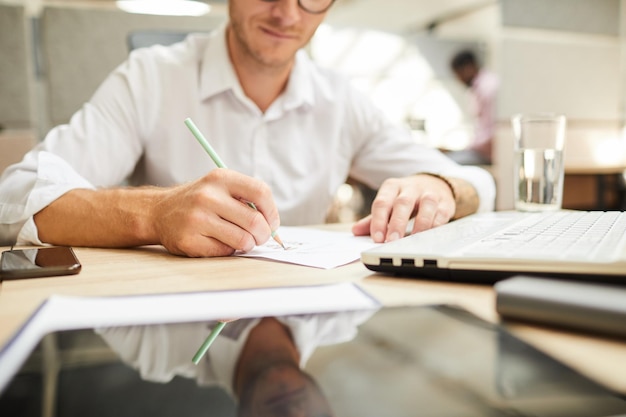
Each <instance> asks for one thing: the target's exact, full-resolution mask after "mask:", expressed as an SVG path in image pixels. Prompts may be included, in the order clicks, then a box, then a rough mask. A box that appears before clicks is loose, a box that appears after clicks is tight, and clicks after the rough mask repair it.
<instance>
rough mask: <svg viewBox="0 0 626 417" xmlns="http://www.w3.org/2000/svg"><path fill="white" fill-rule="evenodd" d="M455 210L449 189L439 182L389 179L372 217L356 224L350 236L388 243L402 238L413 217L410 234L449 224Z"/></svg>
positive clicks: (425, 177) (426, 177)
mask: <svg viewBox="0 0 626 417" xmlns="http://www.w3.org/2000/svg"><path fill="white" fill-rule="evenodd" d="M456 210H457V207H456V203H455V199H454V193H453V191H452V188H451V186H450V184H449V183H448V182H446V181H445V180H444V179H442V178H438V177H437V176H434V175H428V174H418V175H412V176H410V177H404V178H390V179H388V180H386V181H385V182H384V183H383V184H382V186H381V187H380V189H379V190H378V194H377V195H376V198H375V199H374V202H373V203H372V213H371V214H370V215H369V216H367V217H365V218H363V219H361V220H359V221H358V222H356V223H355V224H354V226H353V227H352V233H354V235H356V236H365V235H368V234H369V235H371V236H372V239H373V240H374V242H377V243H383V242H390V241H393V240H397V239H400V238H402V237H404V236H405V234H406V229H407V225H408V223H409V221H410V220H411V218H413V217H415V221H414V224H413V229H412V231H411V233H417V232H421V231H423V230H427V229H431V228H433V227H437V226H441V225H442V224H445V223H448V222H449V221H450V219H452V218H453V217H454V215H455V212H456Z"/></svg>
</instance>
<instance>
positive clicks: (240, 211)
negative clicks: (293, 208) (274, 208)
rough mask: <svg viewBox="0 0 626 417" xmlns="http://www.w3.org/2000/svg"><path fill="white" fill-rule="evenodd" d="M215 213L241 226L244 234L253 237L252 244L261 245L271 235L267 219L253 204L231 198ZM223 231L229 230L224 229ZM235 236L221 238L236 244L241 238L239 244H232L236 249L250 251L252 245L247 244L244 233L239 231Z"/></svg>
mask: <svg viewBox="0 0 626 417" xmlns="http://www.w3.org/2000/svg"><path fill="white" fill-rule="evenodd" d="M216 214H217V215H218V216H219V217H220V218H222V219H223V220H225V221H226V222H228V223H231V224H233V225H235V226H237V227H239V228H241V229H242V230H243V231H244V232H246V234H249V235H250V236H251V237H252V239H253V242H252V243H253V246H254V244H256V245H262V244H263V243H265V242H267V241H268V240H269V238H270V237H271V233H272V230H271V229H270V226H269V224H268V223H267V220H266V219H265V217H264V216H263V214H262V213H261V212H259V211H258V210H257V209H256V208H255V207H254V206H250V205H249V204H247V203H245V202H243V201H240V200H234V199H231V200H230V201H227V202H225V204H224V205H222V206H220V207H219V208H218V209H217V210H216ZM225 232H227V233H228V232H229V230H226V231H225ZM236 236H237V238H233V239H232V240H231V239H228V238H226V239H227V240H222V241H223V242H225V243H229V244H230V243H232V244H235V245H237V244H238V243H237V242H238V241H239V239H243V240H242V241H241V243H240V244H239V246H233V247H234V248H236V249H239V250H243V251H246V252H247V251H250V250H251V249H252V247H249V245H247V243H249V242H247V238H246V236H245V235H241V234H239V233H237V234H236Z"/></svg>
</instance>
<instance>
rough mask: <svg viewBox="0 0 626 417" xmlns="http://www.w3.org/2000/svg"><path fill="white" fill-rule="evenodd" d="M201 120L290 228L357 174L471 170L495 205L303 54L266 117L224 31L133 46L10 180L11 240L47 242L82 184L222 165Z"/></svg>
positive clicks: (177, 174)
mask: <svg viewBox="0 0 626 417" xmlns="http://www.w3.org/2000/svg"><path fill="white" fill-rule="evenodd" d="M187 117H191V118H192V119H193V121H194V122H195V124H196V125H197V126H198V128H199V129H200V131H201V132H203V134H204V136H206V138H207V139H208V140H209V142H210V143H211V145H212V146H213V148H214V149H215V150H216V151H217V153H218V154H219V155H220V156H221V158H222V159H223V160H224V162H225V163H226V165H227V166H228V167H229V168H231V169H234V170H237V171H239V172H242V173H244V174H247V175H250V176H253V177H256V178H259V179H262V180H263V181H265V182H266V183H267V184H268V185H269V186H270V187H271V189H272V192H273V196H274V199H275V202H276V205H277V208H278V210H279V212H280V217H281V223H282V224H284V225H307V224H319V223H323V222H324V219H325V217H326V214H327V210H328V207H329V206H330V204H331V202H332V199H333V197H334V195H335V192H336V191H337V189H338V187H339V186H340V185H341V184H343V182H344V181H345V180H346V178H347V176H348V175H351V176H352V177H353V178H355V179H356V180H359V181H362V182H363V183H365V184H366V185H368V186H370V187H372V188H375V189H376V188H378V187H379V186H380V185H381V183H382V182H383V180H385V179H386V178H389V177H403V176H407V175H410V174H413V173H417V172H431V173H438V174H441V175H447V176H451V177H460V178H464V179H466V180H467V181H469V182H471V183H472V184H473V185H474V186H475V188H476V189H477V190H478V192H479V196H480V202H481V203H480V211H484V210H491V209H493V205H494V200H495V185H494V182H493V179H492V178H491V176H490V175H489V174H488V173H487V172H486V171H484V170H481V169H479V168H476V167H461V166H458V165H457V164H455V163H453V162H452V161H450V160H449V159H448V158H446V157H444V156H443V155H442V154H440V153H439V152H438V151H436V150H434V149H429V148H426V147H423V146H421V145H418V144H417V143H415V141H414V140H413V138H412V137H411V135H410V133H409V131H408V130H406V129H401V128H399V127H398V126H394V125H393V124H391V123H390V122H389V121H388V120H387V119H386V118H385V117H384V115H383V113H382V112H381V111H380V110H379V109H378V108H377V107H376V106H375V105H374V104H373V103H371V101H370V100H368V99H367V98H366V97H365V96H364V95H362V94H360V93H359V92H358V91H357V90H356V89H354V88H353V87H352V86H351V84H350V82H349V81H348V80H347V79H346V78H344V77H342V76H340V75H338V74H336V73H333V72H331V71H328V70H325V69H322V68H319V67H318V66H316V65H315V64H314V63H313V62H311V61H310V60H309V58H308V57H307V56H306V54H305V53H304V51H300V52H299V53H298V54H297V57H296V63H295V65H294V67H293V71H292V73H291V76H290V78H289V82H288V85H287V88H286V90H285V91H284V93H283V94H281V96H280V97H279V98H278V99H277V100H276V101H275V102H274V103H272V105H271V106H270V107H269V108H268V109H267V111H266V112H265V113H263V112H261V111H260V110H259V108H258V107H257V106H256V105H255V104H254V103H253V102H252V101H251V100H250V99H249V98H248V97H246V96H245V94H244V93H243V90H242V88H241V85H240V84H239V81H238V79H237V76H236V74H235V71H234V69H233V66H232V64H231V62H230V60H229V57H228V51H227V46H226V38H225V27H222V28H221V29H220V30H216V31H214V32H212V33H210V34H194V35H190V36H189V37H188V38H187V39H186V40H185V41H184V42H181V43H178V44H175V45H173V46H169V47H165V46H154V47H151V48H145V49H138V50H135V51H134V52H132V53H131V54H130V56H129V58H128V60H127V61H126V62H124V63H123V64H122V65H120V66H119V67H118V68H117V69H116V70H114V71H113V72H112V73H111V74H110V75H109V77H107V79H106V80H105V81H104V82H103V84H102V85H101V86H100V88H99V89H98V90H97V91H96V93H95V94H94V96H93V97H92V98H91V99H90V101H89V102H87V103H86V104H85V105H84V106H83V107H82V109H80V110H79V111H78V112H77V113H76V114H74V116H73V117H72V118H71V120H70V122H69V124H66V125H61V126H58V127H56V128H54V129H52V130H51V131H50V132H49V134H48V135H47V137H46V138H45V140H44V141H43V142H42V143H41V144H40V145H39V146H37V147H36V148H35V149H34V150H33V151H31V152H30V153H28V154H27V155H26V156H25V157H24V159H23V161H22V162H20V163H18V164H16V165H13V166H12V167H10V168H8V169H7V170H6V171H5V173H4V174H3V176H2V177H1V178H0V244H2V243H3V242H4V243H5V244H8V243H13V242H15V241H16V239H17V240H18V241H19V242H20V243H36V244H39V243H41V242H40V241H39V239H38V235H37V229H36V227H35V223H34V221H33V220H32V216H33V215H34V214H35V213H37V212H38V211H40V210H41V209H43V208H44V207H45V206H47V205H48V204H50V203H51V202H52V201H54V200H55V199H57V198H58V197H60V196H61V195H62V194H64V193H66V192H67V191H69V190H72V189H75V188H91V189H97V188H101V187H112V186H117V185H119V184H122V183H124V182H125V181H126V182H127V183H128V184H130V185H140V184H150V185H156V186H171V185H174V184H180V183H183V182H187V181H191V180H194V179H196V178H199V177H201V176H203V175H205V174H206V173H207V172H208V171H210V170H212V169H214V168H215V166H214V164H213V162H212V161H211V159H210V158H209V156H208V155H207V154H206V153H205V152H204V150H203V149H202V148H201V147H200V145H199V144H198V143H197V141H196V140H195V139H194V137H193V136H192V134H191V133H190V132H189V130H188V129H187V127H186V126H185V124H184V120H185V119H186V118H187Z"/></svg>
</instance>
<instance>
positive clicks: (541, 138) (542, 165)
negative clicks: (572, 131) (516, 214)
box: [511, 113, 566, 211]
mask: <svg viewBox="0 0 626 417" xmlns="http://www.w3.org/2000/svg"><path fill="white" fill-rule="evenodd" d="M511 122H512V125H513V134H514V139H515V140H514V152H515V155H514V163H513V166H514V169H515V172H514V175H513V178H514V181H515V183H514V187H515V190H514V195H515V209H516V210H520V211H547V210H559V209H560V208H561V205H562V202H563V177H564V173H565V167H564V158H563V151H564V145H565V126H566V118H565V116H564V115H561V114H552V113H539V114H518V115H515V116H513V118H512V119H511Z"/></svg>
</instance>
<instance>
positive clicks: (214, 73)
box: [200, 24, 243, 100]
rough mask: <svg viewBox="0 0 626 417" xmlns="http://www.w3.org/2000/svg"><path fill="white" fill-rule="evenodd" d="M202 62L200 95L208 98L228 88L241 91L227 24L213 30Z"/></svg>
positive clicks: (204, 98)
mask: <svg viewBox="0 0 626 417" xmlns="http://www.w3.org/2000/svg"><path fill="white" fill-rule="evenodd" d="M209 36H210V39H209V42H207V43H206V48H205V50H204V55H203V58H202V62H201V63H200V71H201V73H200V96H201V97H202V99H203V100H206V99H208V98H210V97H212V96H215V95H217V94H220V93H222V92H224V91H227V90H235V91H239V92H241V93H242V94H243V92H242V90H241V85H240V84H239V80H238V79H237V74H236V73H235V69H234V68H233V64H232V63H231V61H230V57H229V56H228V49H227V47H226V24H223V25H221V26H220V27H219V28H218V29H216V30H215V31H213V32H211V34H210V35H209Z"/></svg>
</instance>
